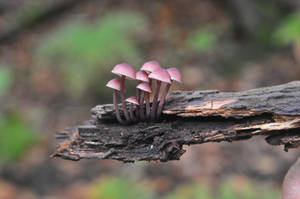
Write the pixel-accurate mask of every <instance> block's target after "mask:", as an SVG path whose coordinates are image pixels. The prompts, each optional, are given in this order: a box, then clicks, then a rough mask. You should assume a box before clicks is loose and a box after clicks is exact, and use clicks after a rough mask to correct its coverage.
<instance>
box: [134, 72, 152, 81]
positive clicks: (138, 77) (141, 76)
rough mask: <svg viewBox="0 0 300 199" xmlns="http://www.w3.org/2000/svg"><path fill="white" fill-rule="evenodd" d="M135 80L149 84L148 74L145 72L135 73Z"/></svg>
mask: <svg viewBox="0 0 300 199" xmlns="http://www.w3.org/2000/svg"><path fill="white" fill-rule="evenodd" d="M135 76H136V80H140V81H142V82H149V78H148V74H147V73H146V72H145V71H142V70H141V71H139V72H137V73H136V75H135Z"/></svg>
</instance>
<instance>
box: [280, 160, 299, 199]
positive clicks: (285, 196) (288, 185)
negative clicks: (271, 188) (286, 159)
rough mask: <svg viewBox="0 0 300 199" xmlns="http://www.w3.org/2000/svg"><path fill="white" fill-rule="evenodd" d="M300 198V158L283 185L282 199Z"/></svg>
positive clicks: (286, 176)
mask: <svg viewBox="0 0 300 199" xmlns="http://www.w3.org/2000/svg"><path fill="white" fill-rule="evenodd" d="M299 198H300V158H298V160H297V161H296V163H294V164H293V166H292V167H291V168H290V169H289V171H288V172H287V174H286V175H285V177H284V180H283V183H282V199H299Z"/></svg>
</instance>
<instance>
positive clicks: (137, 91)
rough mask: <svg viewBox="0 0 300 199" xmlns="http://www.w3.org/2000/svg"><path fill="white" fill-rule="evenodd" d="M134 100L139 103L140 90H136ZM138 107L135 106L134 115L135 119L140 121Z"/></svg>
mask: <svg viewBox="0 0 300 199" xmlns="http://www.w3.org/2000/svg"><path fill="white" fill-rule="evenodd" d="M136 99H137V101H138V102H140V89H138V88H137V89H136ZM140 109H141V107H140V105H138V106H136V109H135V114H136V117H137V119H138V120H139V119H140Z"/></svg>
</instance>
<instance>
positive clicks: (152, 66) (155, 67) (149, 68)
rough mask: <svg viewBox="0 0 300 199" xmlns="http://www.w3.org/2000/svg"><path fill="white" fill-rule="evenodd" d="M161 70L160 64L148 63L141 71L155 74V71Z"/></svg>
mask: <svg viewBox="0 0 300 199" xmlns="http://www.w3.org/2000/svg"><path fill="white" fill-rule="evenodd" d="M158 69H161V67H160V64H159V63H158V62H157V61H148V62H146V63H144V64H143V66H142V68H141V70H142V71H146V72H150V73H151V72H153V71H155V70H158Z"/></svg>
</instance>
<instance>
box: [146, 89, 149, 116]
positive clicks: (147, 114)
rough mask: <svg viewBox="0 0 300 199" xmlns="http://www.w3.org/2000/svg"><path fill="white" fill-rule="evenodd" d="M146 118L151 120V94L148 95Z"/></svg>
mask: <svg viewBox="0 0 300 199" xmlns="http://www.w3.org/2000/svg"><path fill="white" fill-rule="evenodd" d="M146 118H147V119H149V118H150V93H146Z"/></svg>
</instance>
